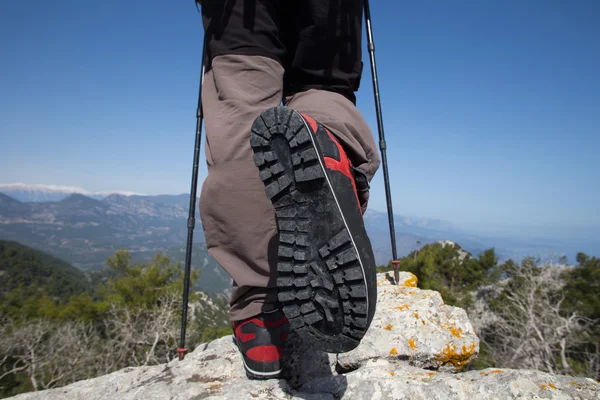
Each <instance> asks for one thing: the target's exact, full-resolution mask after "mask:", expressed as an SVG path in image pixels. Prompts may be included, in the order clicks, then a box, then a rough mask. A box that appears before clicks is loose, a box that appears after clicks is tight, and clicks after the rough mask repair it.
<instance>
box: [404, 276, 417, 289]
mask: <svg viewBox="0 0 600 400" xmlns="http://www.w3.org/2000/svg"><path fill="white" fill-rule="evenodd" d="M417 283H419V280H418V279H417V277H416V276H415V275H413V274H410V278H408V279H407V280H405V281H404V286H406V287H417Z"/></svg>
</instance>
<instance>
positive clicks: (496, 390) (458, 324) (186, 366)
mask: <svg viewBox="0 0 600 400" xmlns="http://www.w3.org/2000/svg"><path fill="white" fill-rule="evenodd" d="M378 278H379V287H378V292H379V297H378V309H377V315H376V317H375V319H374V320H373V324H372V326H371V329H370V330H369V333H368V334H367V335H366V336H365V338H364V340H363V343H362V344H361V346H359V348H358V349H356V350H354V351H352V352H350V353H346V354H340V355H339V356H336V355H328V354H325V353H321V352H318V351H315V350H313V349H311V348H309V347H307V346H306V345H304V344H303V343H302V342H301V341H300V340H299V339H298V338H297V337H295V336H294V335H291V336H290V340H289V349H288V353H289V354H290V357H289V359H288V362H287V366H286V370H287V375H288V376H287V379H285V380H284V379H281V380H270V381H250V380H248V379H246V376H245V373H244V369H243V366H242V361H241V357H240V355H239V353H238V351H237V349H236V347H235V346H234V344H233V342H232V340H231V337H224V338H221V339H218V340H215V341H213V342H211V343H207V344H204V345H201V346H199V347H198V348H197V349H196V350H195V351H194V352H192V353H190V354H188V355H187V356H186V358H185V360H183V361H181V362H180V361H178V360H175V361H172V362H171V363H169V364H165V365H159V366H153V367H140V368H126V369H124V370H121V371H117V372H115V373H112V374H109V375H106V376H102V377H99V378H95V379H90V380H86V381H80V382H77V383H74V384H72V385H69V386H66V387H63V388H57V389H52V390H48V391H43V392H37V393H26V394H22V395H19V396H16V397H14V398H13V399H18V400H41V399H48V400H63V399H67V400H68V399H81V400H100V399H121V400H130V399H131V400H133V399H136V400H137V399H144V400H146V399H148V400H151V399H171V400H184V399H185V400H187V399H190V400H191V399H194V400H200V399H288V400H289V399H305V400H333V399H374V400H375V399H411V400H412V399H427V400H433V399H444V400H445V399H481V400H483V399H490V400H491V399H600V384H598V383H597V382H595V381H594V380H592V379H583V378H572V377H566V376H555V375H550V374H545V373H541V372H538V371H524V370H500V369H498V370H492V369H487V370H483V371H470V372H465V373H453V372H455V371H457V370H459V369H460V368H462V367H463V366H464V365H466V363H467V362H468V361H469V360H471V359H472V358H473V357H475V356H476V355H477V352H478V345H479V341H478V339H477V337H476V336H475V333H474V332H473V329H472V327H471V324H470V322H469V320H468V318H467V316H466V314H465V312H464V311H463V310H461V309H458V308H456V307H450V306H447V305H444V304H443V302H442V301H441V297H440V296H439V294H438V293H436V292H432V291H426V290H419V289H417V288H416V278H415V277H414V276H413V275H410V274H408V273H402V274H401V279H400V282H401V283H402V285H401V286H399V287H398V286H392V285H391V284H390V283H389V277H386V275H384V274H380V275H379V276H378ZM415 314H418V315H415ZM411 341H412V342H411ZM392 349H395V351H392ZM395 353H397V354H395ZM424 367H426V368H429V369H424Z"/></svg>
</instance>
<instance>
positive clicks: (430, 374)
mask: <svg viewBox="0 0 600 400" xmlns="http://www.w3.org/2000/svg"><path fill="white" fill-rule="evenodd" d="M427 375H429V376H430V377H432V376H435V372H430V373H428V374H427Z"/></svg>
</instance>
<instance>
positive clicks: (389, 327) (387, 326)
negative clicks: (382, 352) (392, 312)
mask: <svg viewBox="0 0 600 400" xmlns="http://www.w3.org/2000/svg"><path fill="white" fill-rule="evenodd" d="M383 329H385V330H386V331H391V330H392V324H387V325H386V326H385V328H383Z"/></svg>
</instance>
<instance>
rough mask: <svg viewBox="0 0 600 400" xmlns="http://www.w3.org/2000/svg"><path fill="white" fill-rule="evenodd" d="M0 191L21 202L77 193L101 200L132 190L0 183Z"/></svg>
mask: <svg viewBox="0 0 600 400" xmlns="http://www.w3.org/2000/svg"><path fill="white" fill-rule="evenodd" d="M0 192H2V193H4V194H6V195H8V196H10V197H12V198H14V199H17V200H19V201H22V202H36V203H38V202H47V201H60V200H63V199H65V198H66V197H68V196H70V195H72V194H74V193H78V194H83V195H85V196H87V197H91V198H93V199H97V200H101V199H103V198H105V197H106V196H108V195H109V194H113V193H115V194H122V195H126V196H128V195H133V194H135V193H133V192H124V191H116V192H110V193H100V192H90V191H88V190H85V189H82V188H78V187H70V186H55V185H29V184H25V183H10V184H0Z"/></svg>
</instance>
